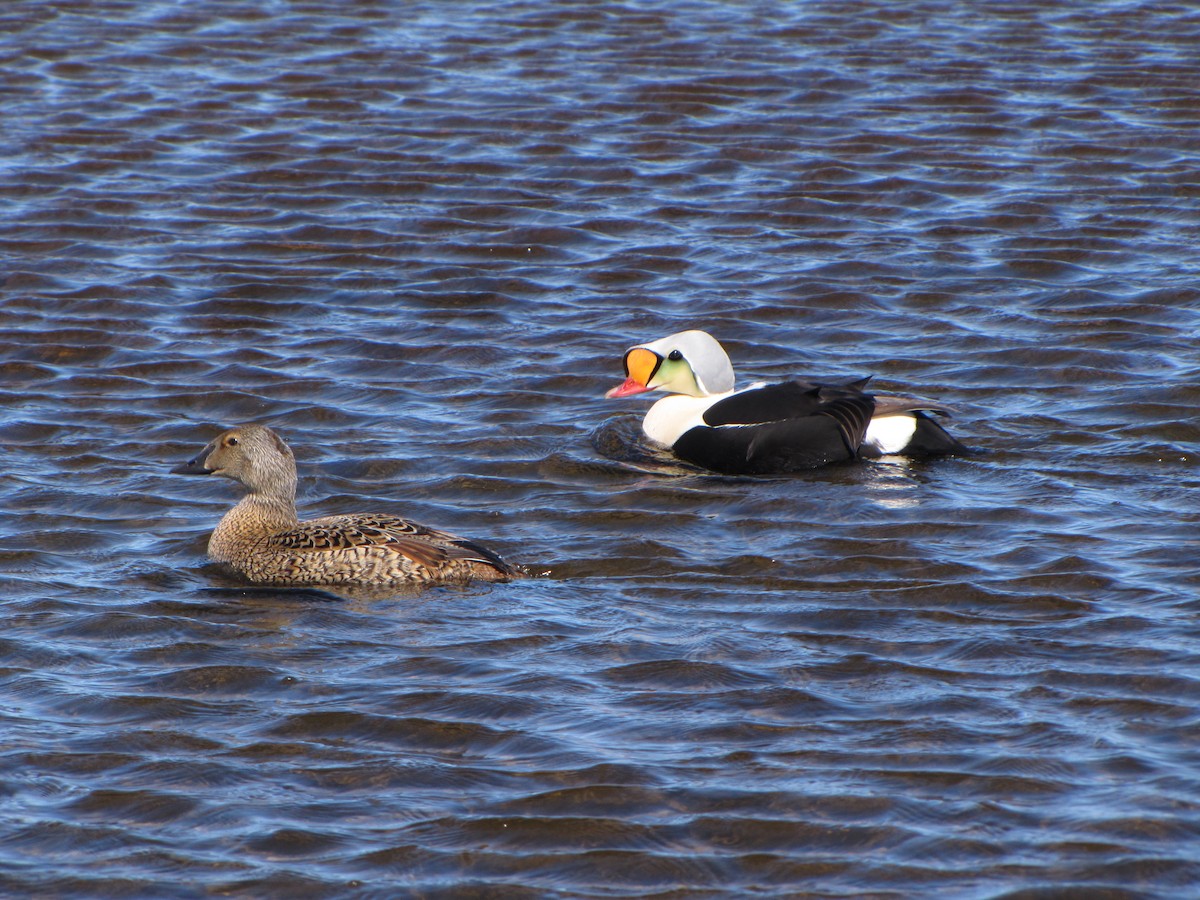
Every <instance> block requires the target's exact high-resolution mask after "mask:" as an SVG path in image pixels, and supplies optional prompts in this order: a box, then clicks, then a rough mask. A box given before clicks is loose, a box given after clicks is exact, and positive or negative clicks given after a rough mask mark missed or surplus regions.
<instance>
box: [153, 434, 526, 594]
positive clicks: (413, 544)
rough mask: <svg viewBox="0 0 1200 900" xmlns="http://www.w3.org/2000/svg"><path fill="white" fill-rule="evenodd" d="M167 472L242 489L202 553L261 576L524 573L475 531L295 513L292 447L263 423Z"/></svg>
mask: <svg viewBox="0 0 1200 900" xmlns="http://www.w3.org/2000/svg"><path fill="white" fill-rule="evenodd" d="M171 472H172V473H173V474H176V475H223V476H225V477H226V478H232V479H233V480H234V481H236V482H238V483H239V484H241V485H242V486H243V487H245V488H246V489H247V491H248V493H247V494H246V496H245V497H243V498H242V499H241V501H240V502H239V503H238V504H237V505H236V506H235V507H234V508H233V509H231V510H230V511H229V512H227V513H226V514H225V516H224V518H222V519H221V521H220V524H218V525H217V528H216V530H215V531H214V532H213V533H212V537H211V538H210V539H209V542H208V555H209V556H210V557H211V558H212V559H214V560H216V561H217V562H223V563H228V564H229V565H230V566H231V567H233V568H234V569H235V570H237V571H238V572H239V573H241V574H242V575H244V576H245V577H246V578H248V579H249V580H250V581H253V582H256V583H258V584H272V585H288V586H319V585H348V586H350V585H352V586H357V587H362V586H365V587H381V588H391V587H411V586H414V585H424V584H435V583H442V582H464V581H470V580H479V581H508V580H510V579H512V578H515V577H518V576H519V575H520V572H519V570H518V569H516V568H515V567H513V566H510V565H509V564H508V563H506V562H505V561H504V560H502V559H501V558H500V557H499V556H497V555H496V554H495V553H493V552H492V551H491V550H488V549H487V548H485V547H481V546H480V545H479V544H476V543H475V542H474V541H468V540H465V539H464V538H460V537H457V536H456V535H453V534H449V533H447V532H445V531H437V530H435V529H433V528H426V527H425V526H424V525H418V524H416V523H414V522H409V521H408V520H407V519H401V518H399V517H398V516H389V515H380V514H372V513H368V514H351V515H343V516H325V517H323V518H320V519H310V520H309V521H307V522H301V521H299V520H298V519H297V518H296V461H295V457H293V456H292V451H291V449H290V448H289V447H288V445H287V444H285V443H284V442H283V440H282V439H280V437H279V435H277V434H276V433H275V432H273V431H272V430H271V429H270V428H267V427H265V426H263V425H243V426H241V427H240V428H233V429H230V430H229V431H226V432H225V433H224V434H222V435H221V436H220V437H218V438H217V439H216V440H214V441H213V442H212V443H211V444H209V445H208V446H207V447H205V448H204V449H203V450H202V451H200V455H199V456H197V457H196V458H195V459H193V460H191V461H190V462H186V463H184V464H183V465H181V466H176V467H175V468H174V469H172V470H171Z"/></svg>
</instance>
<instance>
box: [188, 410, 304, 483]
mask: <svg viewBox="0 0 1200 900" xmlns="http://www.w3.org/2000/svg"><path fill="white" fill-rule="evenodd" d="M171 474H173V475H223V476H224V477H226V478H232V479H233V480H234V481H236V482H238V483H239V484H242V485H245V487H246V488H247V489H249V491H250V492H251V493H253V494H270V495H277V494H288V495H290V496H292V497H294V496H295V493H296V460H295V457H293V456H292V451H291V448H290V447H288V445H287V444H285V443H284V442H283V439H282V438H281V437H279V435H277V434H276V433H275V432H274V431H272V430H271V429H270V428H267V427H266V426H265V425H242V426H239V427H237V428H231V429H229V430H228V431H226V432H225V433H224V434H222V435H220V436H219V437H217V438H216V439H215V440H214V441H213V442H212V443H210V444H209V445H208V446H207V447H205V448H204V449H203V450H201V451H200V453H199V454H198V455H197V456H196V457H195V458H194V459H190V460H188V461H187V462H185V463H184V464H183V465H181V466H176V467H175V468H173V469H172V470H171Z"/></svg>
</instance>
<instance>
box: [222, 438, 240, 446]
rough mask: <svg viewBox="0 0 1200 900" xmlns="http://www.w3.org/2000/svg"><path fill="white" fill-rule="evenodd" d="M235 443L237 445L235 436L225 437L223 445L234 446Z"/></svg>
mask: <svg viewBox="0 0 1200 900" xmlns="http://www.w3.org/2000/svg"><path fill="white" fill-rule="evenodd" d="M237 445H238V439H237V438H235V437H231V438H225V446H226V447H236V446H237Z"/></svg>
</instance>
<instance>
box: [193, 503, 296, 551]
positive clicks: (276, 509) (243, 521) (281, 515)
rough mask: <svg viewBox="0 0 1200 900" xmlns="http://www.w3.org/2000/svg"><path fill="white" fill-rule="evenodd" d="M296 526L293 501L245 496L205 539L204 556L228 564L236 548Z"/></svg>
mask: <svg viewBox="0 0 1200 900" xmlns="http://www.w3.org/2000/svg"><path fill="white" fill-rule="evenodd" d="M297 522H298V519H297V518H296V504H295V502H294V501H292V500H288V499H285V498H280V497H269V496H267V495H265V494H247V495H246V496H245V497H243V498H242V499H241V500H240V501H239V502H238V504H237V506H235V507H234V508H233V509H231V510H230V511H229V512H227V513H225V517H224V518H223V519H221V521H220V522H219V523H218V525H217V527H216V530H215V531H213V533H212V537H211V538H209V539H208V555H209V556H211V557H212V558H213V559H215V560H217V561H218V562H229V561H230V560H231V559H232V558H233V555H234V553H235V551H236V549H237V548H238V547H245V546H246V545H247V544H248V543H250V542H252V541H255V540H258V539H261V538H265V537H268V536H270V535H272V534H278V533H279V532H281V531H287V530H288V529H289V528H293V527H295V525H296V523H297Z"/></svg>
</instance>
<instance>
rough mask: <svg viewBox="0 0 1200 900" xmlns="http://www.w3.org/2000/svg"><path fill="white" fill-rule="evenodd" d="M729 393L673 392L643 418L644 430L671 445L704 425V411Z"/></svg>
mask: <svg viewBox="0 0 1200 900" xmlns="http://www.w3.org/2000/svg"><path fill="white" fill-rule="evenodd" d="M731 393H733V392H732V391H730V392H729V394H731ZM729 394H714V395H713V396H711V397H688V396H685V395H683V394H671V395H670V396H669V397H663V398H662V399H661V400H659V401H658V402H657V403H655V404H654V405H653V406H652V407H650V411H649V412H647V413H646V418H645V419H643V420H642V431H644V432H645V433H646V437H648V438H650V440H652V441H654V442H655V443H656V444H662V445H663V446H664V447H670V446H671V445H672V444H674V443H675V442H676V441H677V440H679V438H680V437H681V436H682V435H683V433H684V432H686V431H689V430H691V429H692V428H695V427H696V426H697V425H703V424H704V418H703V416H704V411H705V410H706V409H708V408H709V407H710V406H712V405H713V404H714V403H716V402H717V401H718V400H723V399H725V398H726V397H728V396H729Z"/></svg>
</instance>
